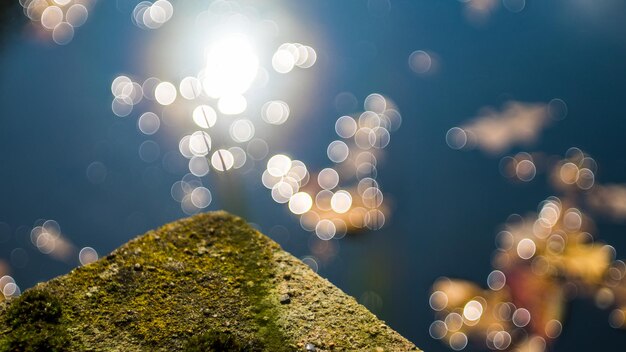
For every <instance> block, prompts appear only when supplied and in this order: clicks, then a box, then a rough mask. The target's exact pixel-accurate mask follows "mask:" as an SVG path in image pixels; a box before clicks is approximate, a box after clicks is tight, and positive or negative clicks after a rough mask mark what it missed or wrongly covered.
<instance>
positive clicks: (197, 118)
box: [191, 105, 217, 128]
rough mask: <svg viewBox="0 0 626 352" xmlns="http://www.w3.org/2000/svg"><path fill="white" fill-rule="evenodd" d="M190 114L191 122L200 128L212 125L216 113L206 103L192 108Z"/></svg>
mask: <svg viewBox="0 0 626 352" xmlns="http://www.w3.org/2000/svg"><path fill="white" fill-rule="evenodd" d="M191 116H192V117H193V122H195V123H196V125H198V126H199V127H202V128H209V127H213V126H214V125H215V123H216V122H217V113H216V112H215V110H213V108H212V107H210V106H208V105H199V106H197V107H196V108H195V109H193V113H192V114H191Z"/></svg>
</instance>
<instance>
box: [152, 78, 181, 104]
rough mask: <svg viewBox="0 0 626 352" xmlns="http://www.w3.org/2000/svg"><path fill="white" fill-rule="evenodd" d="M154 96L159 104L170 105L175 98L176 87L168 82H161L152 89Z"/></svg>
mask: <svg viewBox="0 0 626 352" xmlns="http://www.w3.org/2000/svg"><path fill="white" fill-rule="evenodd" d="M154 97H155V98H156V101H157V102H158V103H159V104H161V105H170V104H172V103H173V102H174V101H175V100H176V87H174V85H173V84H171V83H170V82H161V83H159V84H158V85H157V86H156V89H155V90H154Z"/></svg>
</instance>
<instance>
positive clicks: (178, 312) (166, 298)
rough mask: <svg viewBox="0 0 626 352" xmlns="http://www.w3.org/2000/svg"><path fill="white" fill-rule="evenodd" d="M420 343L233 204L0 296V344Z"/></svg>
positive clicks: (126, 347)
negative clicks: (233, 210)
mask: <svg viewBox="0 0 626 352" xmlns="http://www.w3.org/2000/svg"><path fill="white" fill-rule="evenodd" d="M39 350H46V351H272V352H275V351H418V349H417V347H415V346H414V345H413V344H412V343H411V342H409V341H407V340H406V339H405V338H403V337H402V336H400V335H399V334H398V333H396V332H395V331H393V330H392V329H391V328H389V327H388V326H387V325H386V324H385V323H384V322H382V321H380V320H378V319H377V318H376V317H375V316H374V315H373V314H371V313H370V312H369V311H368V310H367V309H366V308H365V307H363V306H361V305H360V304H358V303H357V302H356V301H355V300H354V299H353V298H352V297H349V296H348V295H346V294H345V293H343V292H342V291H341V290H339V289H338V288H337V287H335V286H333V285H332V284H331V283H330V282H328V281H327V280H325V279H323V278H321V277H319V276H318V275H317V274H316V273H314V272H313V271H312V270H311V269H309V267H308V266H306V265H305V264H304V263H302V262H301V261H299V260H298V259H296V258H294V257H293V256H292V255H290V254H289V253H287V252H285V251H283V250H282V249H281V248H280V247H279V246H278V245H277V244H276V243H275V242H273V241H272V240H271V239H269V238H267V237H266V236H264V235H262V234H260V233H259V232H257V231H256V230H254V229H252V228H251V227H249V226H248V225H247V224H246V223H245V222H244V221H243V220H241V219H240V218H237V217H234V216H232V215H229V214H227V213H224V212H215V213H207V214H201V215H197V216H194V217H191V218H188V219H184V220H180V221H177V222H174V223H171V224H168V225H165V226H163V227H162V228H160V229H158V230H155V231H150V232H148V233H146V234H145V235H143V236H141V237H138V238H136V239H134V240H132V241H130V242H128V243H127V244H125V245H124V246H122V247H120V248H119V249H117V250H115V251H114V252H113V253H111V254H110V255H108V256H107V257H104V258H102V259H100V260H99V261H97V262H96V263H93V264H90V265H87V266H84V267H80V268H77V269H75V270H73V271H72V272H70V273H69V274H68V275H65V276H61V277H58V278H56V279H53V280H51V281H49V282H46V283H42V284H39V285H37V286H36V287H34V288H33V289H31V290H28V291H26V292H25V293H24V294H23V295H22V296H21V297H20V298H17V299H13V300H12V301H11V302H4V303H0V351H39Z"/></svg>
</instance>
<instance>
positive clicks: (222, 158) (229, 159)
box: [211, 149, 235, 171]
mask: <svg viewBox="0 0 626 352" xmlns="http://www.w3.org/2000/svg"><path fill="white" fill-rule="evenodd" d="M211 165H212V166H213V168H214V169H216V170H217V171H227V170H230V169H231V168H232V167H233V166H234V165H235V158H234V157H233V154H231V152H229V151H228V150H226V149H219V150H218V151H216V152H215V153H213V155H212V156H211Z"/></svg>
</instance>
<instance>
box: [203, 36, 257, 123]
mask: <svg viewBox="0 0 626 352" xmlns="http://www.w3.org/2000/svg"><path fill="white" fill-rule="evenodd" d="M258 70H259V59H258V57H257V55H256V53H255V51H254V48H253V47H252V45H251V44H250V41H249V40H248V38H247V37H246V36H244V35H241V34H233V35H229V36H226V37H224V38H223V39H221V40H220V41H218V42H216V43H215V44H214V45H212V46H211V47H210V48H209V50H208V52H207V60H206V67H205V69H204V72H203V74H202V86H203V88H204V91H205V92H206V94H207V95H208V96H210V97H212V98H215V99H220V100H224V102H223V104H220V105H221V106H224V107H226V106H227V107H228V108H227V109H225V110H226V111H222V113H225V114H235V113H241V112H243V111H244V110H245V108H246V101H245V98H244V100H242V99H241V98H242V97H243V93H245V92H246V91H247V90H248V89H249V88H250V85H251V84H252V82H253V81H254V79H255V78H256V75H257V72H258ZM226 102H227V103H226ZM233 102H236V103H237V104H236V105H238V106H232V105H233ZM220 110H222V109H221V108H220Z"/></svg>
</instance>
